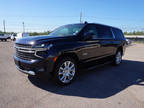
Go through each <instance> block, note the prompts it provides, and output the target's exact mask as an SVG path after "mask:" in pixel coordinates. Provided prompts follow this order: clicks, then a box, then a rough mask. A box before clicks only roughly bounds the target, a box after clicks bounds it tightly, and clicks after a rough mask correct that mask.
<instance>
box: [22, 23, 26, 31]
mask: <svg viewBox="0 0 144 108" xmlns="http://www.w3.org/2000/svg"><path fill="white" fill-rule="evenodd" d="M22 24H23V32H25V25H24V22H22Z"/></svg>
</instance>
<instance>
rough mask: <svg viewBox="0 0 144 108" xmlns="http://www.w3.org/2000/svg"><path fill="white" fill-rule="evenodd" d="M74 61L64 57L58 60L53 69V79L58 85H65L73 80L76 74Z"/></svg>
mask: <svg viewBox="0 0 144 108" xmlns="http://www.w3.org/2000/svg"><path fill="white" fill-rule="evenodd" d="M76 70H77V66H76V62H75V60H73V59H72V58H69V57H66V58H63V59H61V60H60V61H59V63H58V64H57V65H56V68H55V70H54V79H55V81H56V82H57V83H58V84H60V85H66V84H69V83H71V82H72V81H73V79H74V78H75V76H76Z"/></svg>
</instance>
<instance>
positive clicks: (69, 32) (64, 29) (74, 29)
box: [49, 24, 84, 36]
mask: <svg viewBox="0 0 144 108" xmlns="http://www.w3.org/2000/svg"><path fill="white" fill-rule="evenodd" d="M83 27H84V24H73V25H65V26H61V27H59V28H57V29H55V30H54V31H53V32H51V33H50V34H49V36H73V35H77V34H78V33H79V32H80V31H81V30H82V28H83Z"/></svg>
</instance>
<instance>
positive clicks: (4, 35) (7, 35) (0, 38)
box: [0, 34, 10, 41]
mask: <svg viewBox="0 0 144 108" xmlns="http://www.w3.org/2000/svg"><path fill="white" fill-rule="evenodd" d="M8 39H10V36H9V34H0V40H1V41H7V40H8Z"/></svg>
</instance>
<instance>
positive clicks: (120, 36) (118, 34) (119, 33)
mask: <svg viewBox="0 0 144 108" xmlns="http://www.w3.org/2000/svg"><path fill="white" fill-rule="evenodd" d="M112 30H113V33H114V35H115V38H116V39H124V35H123V32H122V31H121V30H119V29H115V28H112Z"/></svg>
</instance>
